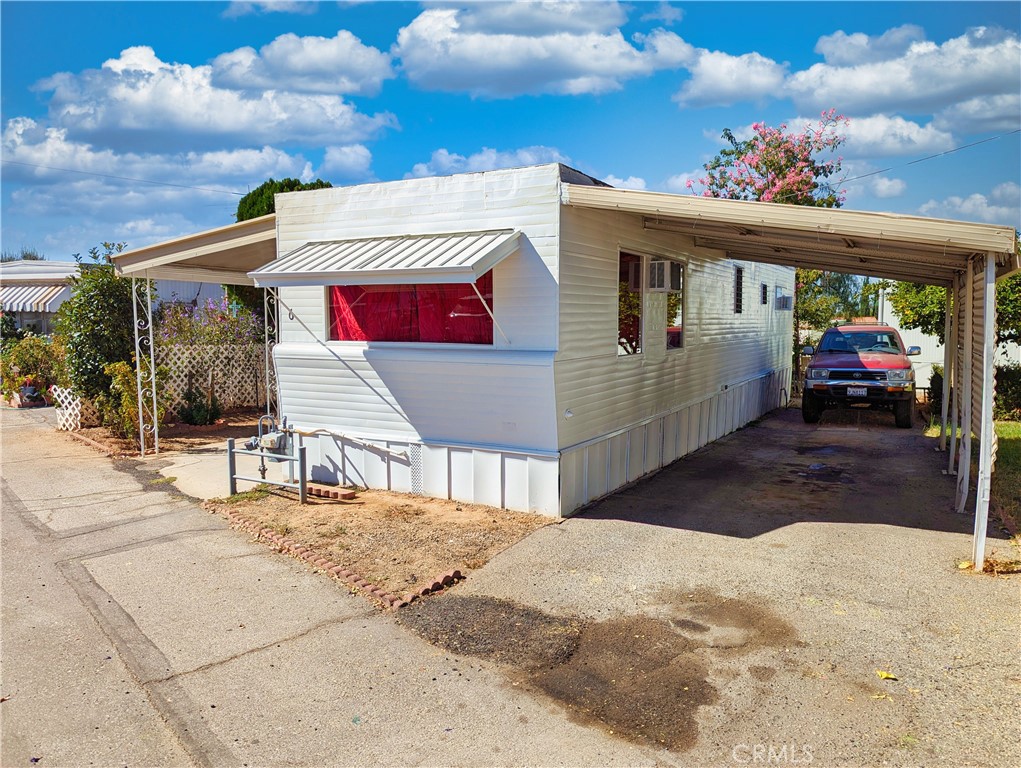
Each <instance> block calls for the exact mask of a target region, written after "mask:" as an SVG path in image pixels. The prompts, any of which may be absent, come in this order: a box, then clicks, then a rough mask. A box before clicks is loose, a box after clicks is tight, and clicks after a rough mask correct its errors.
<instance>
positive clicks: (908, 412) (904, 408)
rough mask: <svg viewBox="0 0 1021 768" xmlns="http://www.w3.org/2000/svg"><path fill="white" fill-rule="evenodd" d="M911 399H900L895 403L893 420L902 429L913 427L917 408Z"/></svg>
mask: <svg viewBox="0 0 1021 768" xmlns="http://www.w3.org/2000/svg"><path fill="white" fill-rule="evenodd" d="M913 406H914V403H912V402H911V401H910V400H898V401H897V402H896V403H894V404H893V421H894V423H895V424H896V425H897V426H898V427H899V428H900V429H911V423H912V421H913V417H914V413H915V409H914V407H913Z"/></svg>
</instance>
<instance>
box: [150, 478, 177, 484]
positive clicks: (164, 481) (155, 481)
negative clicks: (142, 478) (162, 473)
mask: <svg viewBox="0 0 1021 768" xmlns="http://www.w3.org/2000/svg"><path fill="white" fill-rule="evenodd" d="M176 482H177V478H176V477H157V478H155V479H153V480H150V481H149V485H166V484H168V483H176Z"/></svg>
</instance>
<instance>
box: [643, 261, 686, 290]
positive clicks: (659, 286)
mask: <svg viewBox="0 0 1021 768" xmlns="http://www.w3.org/2000/svg"><path fill="white" fill-rule="evenodd" d="M682 270H683V267H682V265H681V263H680V262H678V261H669V260H667V259H653V260H652V261H650V262H649V290H650V291H651V292H653V293H665V292H667V291H679V290H681V275H682V274H683V271H682Z"/></svg>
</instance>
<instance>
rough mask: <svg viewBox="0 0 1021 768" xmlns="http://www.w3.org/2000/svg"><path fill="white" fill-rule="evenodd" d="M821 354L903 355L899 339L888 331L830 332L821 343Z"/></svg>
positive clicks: (824, 335)
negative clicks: (863, 353)
mask: <svg viewBox="0 0 1021 768" xmlns="http://www.w3.org/2000/svg"><path fill="white" fill-rule="evenodd" d="M819 351H820V352H832V353H836V354H840V353H857V352H885V353H888V354H893V355H899V354H903V350H902V349H901V348H900V344H899V343H898V341H897V337H896V336H894V335H893V334H892V333H889V332H887V331H878V332H877V331H848V332H841V331H830V332H828V333H825V334H823V337H822V340H821V341H820V342H819Z"/></svg>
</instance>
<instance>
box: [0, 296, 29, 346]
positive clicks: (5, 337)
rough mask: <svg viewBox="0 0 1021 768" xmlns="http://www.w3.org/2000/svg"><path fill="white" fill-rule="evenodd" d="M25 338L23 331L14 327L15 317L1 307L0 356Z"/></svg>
mask: <svg viewBox="0 0 1021 768" xmlns="http://www.w3.org/2000/svg"><path fill="white" fill-rule="evenodd" d="M24 336H25V333H24V332H23V331H21V330H20V329H18V328H15V327H14V315H13V314H12V313H10V312H4V308H3V306H2V305H0V354H3V353H4V352H6V351H7V348H8V347H10V346H11V345H12V344H14V342H16V341H17V340H18V339H21V338H24Z"/></svg>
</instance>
